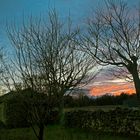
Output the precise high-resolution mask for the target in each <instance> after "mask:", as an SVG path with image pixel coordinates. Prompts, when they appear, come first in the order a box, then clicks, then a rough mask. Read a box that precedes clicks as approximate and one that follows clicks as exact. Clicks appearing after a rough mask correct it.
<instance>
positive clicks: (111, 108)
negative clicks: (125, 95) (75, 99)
mask: <svg viewBox="0 0 140 140" xmlns="http://www.w3.org/2000/svg"><path fill="white" fill-rule="evenodd" d="M117 107H121V108H126V106H124V105H104V106H85V107H73V108H65V109H64V110H65V111H75V110H84V111H96V110H103V111H109V110H113V109H115V108H117Z"/></svg>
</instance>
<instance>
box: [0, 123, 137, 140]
mask: <svg viewBox="0 0 140 140" xmlns="http://www.w3.org/2000/svg"><path fill="white" fill-rule="evenodd" d="M139 139H140V137H139V138H138V137H132V136H131V137H130V136H115V135H110V134H97V133H95V132H93V133H92V132H85V131H84V130H79V129H73V128H64V127H61V126H58V125H53V126H48V127H47V128H45V135H44V140H139ZM0 140H36V137H35V135H34V133H33V131H32V129H31V128H20V129H9V130H6V129H3V130H0Z"/></svg>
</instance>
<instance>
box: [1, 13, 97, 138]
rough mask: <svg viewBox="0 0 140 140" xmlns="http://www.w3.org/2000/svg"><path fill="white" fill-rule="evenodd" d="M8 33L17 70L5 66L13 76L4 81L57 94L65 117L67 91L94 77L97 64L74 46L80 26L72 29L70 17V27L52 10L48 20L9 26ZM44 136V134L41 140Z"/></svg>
mask: <svg viewBox="0 0 140 140" xmlns="http://www.w3.org/2000/svg"><path fill="white" fill-rule="evenodd" d="M8 35H9V39H10V40H11V42H12V44H13V46H14V55H15V56H14V58H13V60H12V64H13V66H14V67H13V69H14V70H13V71H12V69H11V68H10V67H11V66H10V67H9V66H7V65H5V68H6V71H7V73H8V75H10V79H9V78H7V77H8V76H6V74H5V75H3V77H4V81H5V82H6V83H9V82H11V81H13V85H17V84H16V83H17V82H18V83H20V85H21V88H22V89H26V88H29V89H32V90H33V91H36V92H38V93H43V94H46V95H47V96H48V98H50V97H55V99H57V101H55V102H56V103H59V107H58V108H59V112H60V115H61V116H62V113H63V97H64V96H65V93H66V92H67V91H68V90H69V89H73V88H74V87H76V86H77V85H79V86H80V85H83V84H85V83H86V82H87V81H89V79H93V77H94V76H95V73H94V72H93V70H92V68H93V67H95V66H96V65H95V64H96V63H95V62H93V61H91V59H89V58H88V56H87V55H86V53H84V52H79V51H77V50H76V49H75V48H76V46H77V41H78V36H79V29H77V28H76V29H74V28H72V26H71V21H70V20H69V22H68V26H66V25H64V24H62V23H61V22H60V21H59V18H58V16H57V14H56V12H52V13H50V14H49V22H47V23H46V22H44V20H43V22H42V20H39V21H34V20H33V19H31V20H30V21H29V23H28V24H25V23H23V26H22V28H20V29H18V28H15V27H11V26H10V27H9V28H8ZM9 68H10V69H9ZM91 70H92V74H91V73H90V71H91ZM89 74H90V75H89ZM15 78H17V80H15ZM8 85H9V84H8ZM15 88H16V86H15ZM48 102H50V100H48ZM37 103H38V102H37ZM54 106H55V105H54ZM44 111H45V110H44ZM36 123H37V121H36ZM37 124H38V123H37ZM41 124H42V125H43V126H42V127H40V126H39V125H37V126H38V127H39V128H40V129H42V128H43V130H44V124H43V123H41ZM43 130H42V132H43ZM42 139H43V133H41V136H40V139H39V140H42Z"/></svg>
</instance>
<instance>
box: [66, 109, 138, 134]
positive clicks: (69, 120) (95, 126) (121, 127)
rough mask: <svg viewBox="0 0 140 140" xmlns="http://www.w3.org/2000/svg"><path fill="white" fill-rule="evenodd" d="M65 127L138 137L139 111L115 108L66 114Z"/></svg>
mask: <svg viewBox="0 0 140 140" xmlns="http://www.w3.org/2000/svg"><path fill="white" fill-rule="evenodd" d="M65 125H66V126H68V127H78V128H84V129H87V130H91V131H96V132H111V133H121V134H134V135H140V110H132V109H127V108H125V109H121V108H116V109H115V110H110V111H108V112H105V111H102V110H98V111H94V112H91V111H73V112H66V113H65Z"/></svg>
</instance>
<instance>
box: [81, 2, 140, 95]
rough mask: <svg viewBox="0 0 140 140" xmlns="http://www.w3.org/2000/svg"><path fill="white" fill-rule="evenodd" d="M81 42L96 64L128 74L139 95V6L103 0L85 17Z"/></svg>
mask: <svg viewBox="0 0 140 140" xmlns="http://www.w3.org/2000/svg"><path fill="white" fill-rule="evenodd" d="M83 44H84V45H83V47H82V49H83V50H84V51H86V52H87V53H88V54H89V55H90V56H91V57H92V58H93V59H96V61H97V62H98V63H99V64H101V65H113V66H116V67H117V69H118V70H119V69H120V72H121V73H122V74H125V76H131V77H132V79H133V82H134V85H135V89H136V94H137V97H138V98H140V77H139V64H140V63H139V62H140V10H139V9H138V10H134V9H132V11H131V10H130V8H129V7H128V5H127V3H124V2H123V1H112V0H108V1H106V3H105V7H103V8H102V9H101V8H100V9H98V10H97V11H96V12H95V13H94V17H93V18H90V19H89V20H88V35H86V36H84V37H83ZM122 71H123V72H122ZM124 71H125V72H124ZM119 74H120V73H119Z"/></svg>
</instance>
